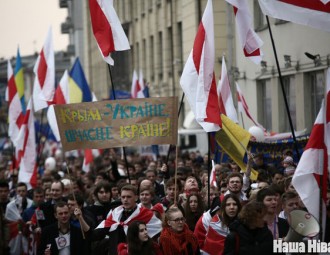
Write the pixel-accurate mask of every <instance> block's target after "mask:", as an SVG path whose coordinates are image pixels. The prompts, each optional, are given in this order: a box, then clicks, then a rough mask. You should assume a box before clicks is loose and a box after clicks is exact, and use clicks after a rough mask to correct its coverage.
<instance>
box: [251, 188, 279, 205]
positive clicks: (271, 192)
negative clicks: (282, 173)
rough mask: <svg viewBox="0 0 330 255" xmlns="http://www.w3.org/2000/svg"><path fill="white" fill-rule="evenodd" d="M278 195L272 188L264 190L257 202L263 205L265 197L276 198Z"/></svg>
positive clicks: (259, 194) (261, 191)
mask: <svg viewBox="0 0 330 255" xmlns="http://www.w3.org/2000/svg"><path fill="white" fill-rule="evenodd" d="M276 194H277V193H276V191H275V190H273V189H271V188H266V189H262V190H259V191H258V193H257V198H256V200H257V201H258V202H260V203H263V202H264V199H265V197H267V196H276Z"/></svg>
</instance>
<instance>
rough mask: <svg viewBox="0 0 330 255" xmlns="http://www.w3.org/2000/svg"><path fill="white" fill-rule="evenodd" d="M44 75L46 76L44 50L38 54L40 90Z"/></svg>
mask: <svg viewBox="0 0 330 255" xmlns="http://www.w3.org/2000/svg"><path fill="white" fill-rule="evenodd" d="M46 75H47V62H46V58H45V53H44V50H42V51H41V52H40V61H39V66H38V80H39V84H40V88H41V89H42V88H43V86H44V83H45V79H46Z"/></svg>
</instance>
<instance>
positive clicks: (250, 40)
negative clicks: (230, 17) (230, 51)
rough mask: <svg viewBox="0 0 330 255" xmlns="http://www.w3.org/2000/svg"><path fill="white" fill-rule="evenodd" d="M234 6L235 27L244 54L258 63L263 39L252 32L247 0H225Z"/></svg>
mask: <svg viewBox="0 0 330 255" xmlns="http://www.w3.org/2000/svg"><path fill="white" fill-rule="evenodd" d="M226 1H227V3H229V4H231V5H232V6H233V8H234V13H235V20H236V29H237V33H238V37H239V39H240V41H241V45H242V49H243V52H244V55H245V56H246V57H247V58H249V59H250V60H251V61H252V62H254V63H255V64H260V62H261V60H262V56H263V54H262V52H261V50H260V48H261V46H262V45H263V41H262V40H261V39H260V37H259V36H258V35H257V34H256V32H254V29H253V22H252V17H251V14H250V10H249V7H248V5H247V0H226Z"/></svg>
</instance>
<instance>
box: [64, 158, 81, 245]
mask: <svg viewBox="0 0 330 255" xmlns="http://www.w3.org/2000/svg"><path fill="white" fill-rule="evenodd" d="M66 171H67V173H68V176H69V179H70V191H71V193H72V196H73V199H74V201H75V202H76V204H77V206H78V202H77V199H76V195H75V194H74V190H73V182H72V180H73V179H72V177H71V174H70V170H69V167H68V164H66ZM81 216H83V215H82V211H81ZM78 220H79V225H80V230H81V234H82V237H83V239H84V240H85V231H84V230H83V227H82V224H81V219H80V218H78Z"/></svg>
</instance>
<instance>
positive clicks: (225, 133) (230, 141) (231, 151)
mask: <svg viewBox="0 0 330 255" xmlns="http://www.w3.org/2000/svg"><path fill="white" fill-rule="evenodd" d="M221 121H222V128H221V130H219V131H217V132H216V134H215V139H216V141H217V143H218V144H219V145H220V146H221V148H222V149H223V150H224V151H225V152H226V153H227V154H228V155H229V156H230V157H231V159H232V160H234V161H235V162H236V164H237V165H238V166H239V167H240V168H241V169H242V170H243V171H244V172H245V171H246V164H245V163H244V161H243V160H244V157H245V153H246V150H247V146H248V144H249V141H250V137H251V134H250V133H249V132H248V131H246V130H245V129H244V128H242V127H240V126H239V125H237V124H236V123H234V122H233V121H232V120H231V119H229V118H228V117H227V116H225V115H223V114H221ZM257 177H258V172H257V171H255V170H254V169H252V171H251V176H250V178H251V180H256V179H257Z"/></svg>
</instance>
